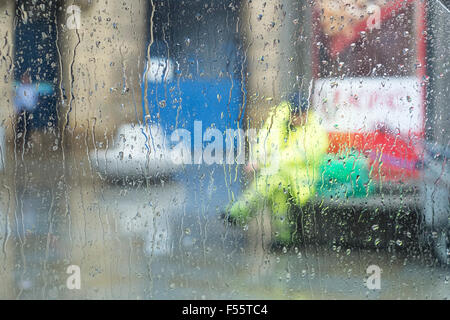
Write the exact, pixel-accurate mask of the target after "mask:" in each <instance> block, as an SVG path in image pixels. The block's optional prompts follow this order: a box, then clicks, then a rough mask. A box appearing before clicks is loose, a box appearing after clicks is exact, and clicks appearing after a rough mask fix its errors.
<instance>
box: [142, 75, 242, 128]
mask: <svg viewBox="0 0 450 320" xmlns="http://www.w3.org/2000/svg"><path fill="white" fill-rule="evenodd" d="M241 84H242V82H241V81H240V80H236V79H233V80H231V79H200V80H190V79H181V78H180V79H178V80H174V81H168V82H167V81H166V82H164V83H163V82H159V83H150V82H149V83H148V87H147V94H146V95H145V96H144V97H143V98H144V99H143V101H144V103H143V108H144V116H145V115H149V116H150V119H151V121H152V122H154V123H159V124H160V125H161V126H162V127H163V128H164V129H165V130H166V132H167V133H168V134H170V133H171V132H173V130H175V129H177V128H183V129H187V130H189V131H190V132H193V130H194V121H202V127H203V130H205V129H206V128H207V127H215V128H217V129H219V130H221V131H225V130H226V129H227V128H233V129H236V128H238V122H239V118H240V122H241V123H239V127H242V126H241V125H242V115H243V113H244V107H245V106H244V105H243V101H244V99H243V97H244V95H245V90H244V89H243V88H241ZM142 92H143V93H144V92H145V88H143V90H142ZM146 101H147V102H148V105H147V103H146ZM241 111H242V112H241ZM240 115H241V116H240Z"/></svg>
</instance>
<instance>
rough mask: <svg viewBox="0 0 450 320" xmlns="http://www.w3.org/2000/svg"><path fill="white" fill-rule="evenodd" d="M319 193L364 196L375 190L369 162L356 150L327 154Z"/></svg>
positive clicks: (327, 196)
mask: <svg viewBox="0 0 450 320" xmlns="http://www.w3.org/2000/svg"><path fill="white" fill-rule="evenodd" d="M320 172H321V178H320V180H319V181H318V182H317V186H316V188H317V195H318V196H319V197H322V198H333V199H337V198H364V197H367V196H369V195H370V194H372V193H373V192H374V189H375V187H374V184H373V183H372V181H371V179H370V172H369V163H368V161H367V159H366V157H365V156H363V155H361V154H358V153H356V152H350V151H349V152H347V153H341V154H326V155H325V156H324V158H323V160H322V163H321V166H320Z"/></svg>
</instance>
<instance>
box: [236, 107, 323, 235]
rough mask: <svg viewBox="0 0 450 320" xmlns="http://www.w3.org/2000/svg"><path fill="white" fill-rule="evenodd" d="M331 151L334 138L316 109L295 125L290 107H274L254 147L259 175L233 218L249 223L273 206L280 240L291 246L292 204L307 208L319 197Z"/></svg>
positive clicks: (239, 203) (246, 191) (243, 197)
mask: <svg viewBox="0 0 450 320" xmlns="http://www.w3.org/2000/svg"><path fill="white" fill-rule="evenodd" d="M327 149H328V135H327V133H326V131H325V130H324V129H323V128H322V127H321V126H320V124H319V122H318V119H317V118H316V116H315V114H314V112H313V111H309V112H308V113H307V116H306V122H305V124H304V125H301V126H293V125H292V123H291V106H290V104H289V103H287V102H283V103H281V104H280V105H278V106H276V107H275V108H273V110H272V111H271V112H270V113H269V116H268V118H267V121H266V122H265V124H264V126H263V128H261V130H260V132H259V134H258V136H257V139H256V142H255V143H254V144H253V147H252V149H250V155H251V158H252V160H251V161H254V162H256V163H257V166H258V170H259V171H258V172H256V171H255V177H254V180H253V182H252V184H251V185H250V186H249V188H248V189H247V190H245V191H244V194H243V195H242V198H241V199H240V200H239V201H237V202H236V203H234V204H233V206H232V207H231V210H230V215H231V217H232V218H234V219H236V220H238V221H239V222H241V223H247V220H248V219H249V218H251V217H252V216H253V215H254V214H255V212H257V211H258V209H259V208H261V205H264V204H265V203H266V202H268V204H269V205H270V206H271V209H272V226H273V227H275V230H276V234H277V238H278V240H279V241H281V242H290V240H291V233H292V232H291V231H292V229H293V227H294V226H293V224H294V222H295V221H294V219H293V217H290V216H289V214H290V213H289V211H290V210H289V209H290V204H291V203H293V204H295V205H297V206H303V205H304V204H305V203H306V202H307V201H308V200H309V199H310V198H311V197H312V196H313V195H314V194H315V185H316V182H317V181H318V179H319V178H320V172H319V167H320V164H321V160H322V159H323V156H324V154H325V153H326V151H327Z"/></svg>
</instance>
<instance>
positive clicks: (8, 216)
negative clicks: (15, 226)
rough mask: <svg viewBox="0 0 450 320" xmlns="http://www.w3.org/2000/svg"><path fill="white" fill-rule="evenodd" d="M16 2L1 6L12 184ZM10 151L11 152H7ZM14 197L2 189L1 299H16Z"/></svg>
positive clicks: (0, 83) (0, 113)
mask: <svg viewBox="0 0 450 320" xmlns="http://www.w3.org/2000/svg"><path fill="white" fill-rule="evenodd" d="M14 10H15V6H14V1H12V0H11V1H2V2H0V39H1V40H0V41H1V42H0V57H1V59H0V75H1V78H0V101H1V102H2V103H1V105H0V180H3V181H10V178H11V177H10V174H9V172H11V170H7V166H8V165H10V164H11V161H10V160H11V159H10V157H9V155H10V152H8V151H7V150H6V149H7V148H8V147H9V143H7V142H8V141H9V140H13V139H14V138H13V135H14V125H13V124H14V119H13V81H14V74H13V45H14V28H13V20H14V14H15V12H14ZM8 149H9V148H8ZM13 199H14V194H13V191H12V190H11V188H10V185H8V184H7V183H6V184H2V185H1V186H0V213H1V214H0V234H1V237H2V240H1V241H2V243H4V245H5V247H4V250H2V252H1V253H0V283H1V285H0V298H1V299H11V298H15V290H14V259H15V256H14V250H13V247H14V246H13V239H12V236H11V229H12V223H11V221H13V219H12V217H13V213H14V203H15V201H14V200H13Z"/></svg>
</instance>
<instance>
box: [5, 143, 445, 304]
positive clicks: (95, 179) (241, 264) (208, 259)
mask: <svg viewBox="0 0 450 320" xmlns="http://www.w3.org/2000/svg"><path fill="white" fill-rule="evenodd" d="M48 140H49V141H52V142H51V143H42V145H39V144H36V145H39V146H32V147H31V148H30V149H27V150H21V148H20V146H19V147H16V151H14V150H13V151H12V152H9V153H8V154H9V158H8V159H7V167H6V170H5V171H3V172H2V173H0V179H2V183H1V186H0V212H1V214H0V230H1V232H0V243H1V244H2V252H1V253H0V265H1V269H0V281H1V286H0V287H1V288H0V298H13V299H14V298H19V299H31V298H37V299H57V298H61V299H94V298H99V299H115V298H124V299H345V298H355V299H365V298H369V299H419V298H420V299H448V298H450V284H449V280H450V271H449V269H448V268H447V267H443V266H441V265H439V264H438V263H437V262H436V261H435V259H434V258H433V256H432V254H431V253H430V252H429V249H427V248H421V247H418V246H415V245H411V244H404V245H403V246H402V245H400V244H398V243H397V244H395V245H392V246H389V245H388V246H380V247H378V248H377V247H370V246H369V247H368V246H355V245H351V244H346V243H345V242H344V243H341V242H339V241H308V242H305V243H298V244H297V246H295V247H292V248H273V247H272V246H270V244H269V243H268V241H267V238H268V231H267V221H268V218H267V213H262V214H261V215H260V216H259V218H258V220H257V222H256V223H253V224H251V225H249V226H248V228H247V227H244V228H241V227H236V226H232V225H230V224H227V223H224V221H223V220H222V219H221V218H220V214H221V213H222V212H223V208H224V207H225V206H226V204H227V203H228V201H229V200H230V199H231V198H233V197H236V196H238V195H239V190H240V189H241V178H240V175H239V170H238V168H235V167H228V166H188V167H186V168H184V169H183V170H182V171H181V172H180V173H178V174H176V175H175V176H173V177H171V178H167V177H161V178H158V179H152V180H148V179H141V180H128V181H127V180H124V179H116V180H113V179H107V178H106V177H104V176H102V175H100V174H98V173H97V172H94V171H93V170H92V169H91V168H92V166H91V164H90V160H89V158H88V157H87V156H86V154H88V152H89V150H86V152H84V151H80V150H71V149H66V150H64V151H62V150H61V147H58V143H53V140H52V139H48ZM21 151H23V152H21ZM70 265H76V266H79V267H80V271H81V289H79V290H76V289H75V290H70V289H68V287H67V285H66V281H67V278H68V277H69V274H67V273H66V270H67V267H68V266H70ZM371 265H376V266H379V267H380V269H381V278H380V279H381V282H380V285H381V288H380V289H379V290H369V289H368V288H367V286H366V280H367V278H368V276H369V275H368V274H367V272H366V271H367V268H368V267H369V266H371Z"/></svg>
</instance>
